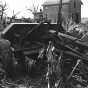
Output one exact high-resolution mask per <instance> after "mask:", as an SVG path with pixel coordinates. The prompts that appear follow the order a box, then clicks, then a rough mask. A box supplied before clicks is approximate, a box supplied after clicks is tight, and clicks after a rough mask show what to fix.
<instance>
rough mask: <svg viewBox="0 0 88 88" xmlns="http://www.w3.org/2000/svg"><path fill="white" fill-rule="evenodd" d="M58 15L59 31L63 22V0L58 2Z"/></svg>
mask: <svg viewBox="0 0 88 88" xmlns="http://www.w3.org/2000/svg"><path fill="white" fill-rule="evenodd" d="M58 5H59V8H58V16H57V32H59V31H60V30H61V24H62V13H61V12H62V11H61V10H62V0H60V3H59V4H58Z"/></svg>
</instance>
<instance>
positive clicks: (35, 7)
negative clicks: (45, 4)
mask: <svg viewBox="0 0 88 88" xmlns="http://www.w3.org/2000/svg"><path fill="white" fill-rule="evenodd" d="M38 9H39V5H37V6H35V5H34V4H33V6H32V9H30V8H27V10H29V11H30V12H31V13H32V14H33V15H34V14H35V13H36V12H38Z"/></svg>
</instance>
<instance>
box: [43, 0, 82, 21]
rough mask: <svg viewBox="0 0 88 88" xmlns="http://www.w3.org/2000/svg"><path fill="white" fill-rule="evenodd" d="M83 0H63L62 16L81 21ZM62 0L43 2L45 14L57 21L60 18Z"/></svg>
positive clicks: (45, 16)
mask: <svg viewBox="0 0 88 88" xmlns="http://www.w3.org/2000/svg"><path fill="white" fill-rule="evenodd" d="M81 4H82V2H81V0H62V16H63V17H65V18H72V20H73V21H75V22H77V23H79V22H80V21H81ZM59 5H60V0H47V1H46V2H44V4H43V16H44V18H47V19H48V20H51V22H53V23H56V22H57V18H58V12H59Z"/></svg>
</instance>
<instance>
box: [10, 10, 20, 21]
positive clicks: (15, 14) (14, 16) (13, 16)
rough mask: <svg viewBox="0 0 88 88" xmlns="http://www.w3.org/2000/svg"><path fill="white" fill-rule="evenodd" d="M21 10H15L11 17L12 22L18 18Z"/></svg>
mask: <svg viewBox="0 0 88 88" xmlns="http://www.w3.org/2000/svg"><path fill="white" fill-rule="evenodd" d="M20 12H21V11H19V12H17V13H15V12H14V10H13V14H12V16H11V18H10V22H13V21H14V20H15V19H16V17H17V15H18V14H20Z"/></svg>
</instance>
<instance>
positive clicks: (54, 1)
mask: <svg viewBox="0 0 88 88" xmlns="http://www.w3.org/2000/svg"><path fill="white" fill-rule="evenodd" d="M70 1H71V0H62V3H63V4H64V3H69V2H70ZM79 1H81V0H79ZM59 3H60V0H47V1H45V2H44V4H43V6H44V5H54V4H59ZM81 4H83V3H82V1H81Z"/></svg>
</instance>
